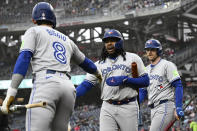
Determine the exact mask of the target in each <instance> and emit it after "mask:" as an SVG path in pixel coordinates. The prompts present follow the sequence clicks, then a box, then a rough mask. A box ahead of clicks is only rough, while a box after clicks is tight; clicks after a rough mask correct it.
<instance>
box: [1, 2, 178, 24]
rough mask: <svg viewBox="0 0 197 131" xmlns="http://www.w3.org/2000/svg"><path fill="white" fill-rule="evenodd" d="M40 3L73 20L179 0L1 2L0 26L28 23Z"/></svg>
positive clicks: (164, 4) (165, 5)
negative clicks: (33, 10) (46, 3)
mask: <svg viewBox="0 0 197 131" xmlns="http://www.w3.org/2000/svg"><path fill="white" fill-rule="evenodd" d="M40 1H46V2H50V3H51V4H52V6H53V7H54V8H55V12H56V15H57V17H61V18H73V17H81V16H83V17H84V16H91V15H108V14H109V13H110V12H116V11H117V12H120V11H121V12H127V11H131V10H136V11H137V10H138V9H142V8H149V7H155V6H164V7H167V5H168V4H167V3H168V2H177V1H179V0H14V1H12V0H3V1H1V3H0V24H12V23H25V22H30V21H31V11H32V8H33V6H34V5H35V4H36V3H37V2H40Z"/></svg>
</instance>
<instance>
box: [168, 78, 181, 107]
mask: <svg viewBox="0 0 197 131" xmlns="http://www.w3.org/2000/svg"><path fill="white" fill-rule="evenodd" d="M171 85H172V86H173V87H175V104H176V108H177V107H181V108H182V106H183V85H182V83H181V80H180V79H178V80H176V81H174V82H172V83H171Z"/></svg>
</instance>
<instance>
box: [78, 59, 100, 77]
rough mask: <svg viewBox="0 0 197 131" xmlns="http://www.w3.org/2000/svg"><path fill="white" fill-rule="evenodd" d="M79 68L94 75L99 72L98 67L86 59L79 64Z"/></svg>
mask: <svg viewBox="0 0 197 131" xmlns="http://www.w3.org/2000/svg"><path fill="white" fill-rule="evenodd" d="M79 66H80V67H81V68H82V69H83V70H84V71H86V72H88V73H90V74H94V73H95V72H96V71H97V67H96V65H95V64H94V63H93V62H92V61H91V60H90V59H88V58H85V60H84V61H83V62H82V63H81V64H79Z"/></svg>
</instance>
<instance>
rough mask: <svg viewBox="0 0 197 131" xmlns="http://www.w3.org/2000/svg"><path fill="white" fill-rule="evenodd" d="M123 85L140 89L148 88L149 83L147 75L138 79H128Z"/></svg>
mask: <svg viewBox="0 0 197 131" xmlns="http://www.w3.org/2000/svg"><path fill="white" fill-rule="evenodd" d="M124 83H125V84H127V85H131V86H135V87H137V88H140V87H147V86H149V83H150V82H149V77H148V75H144V76H142V77H138V78H130V77H128V78H127V79H126V81H125V82H124Z"/></svg>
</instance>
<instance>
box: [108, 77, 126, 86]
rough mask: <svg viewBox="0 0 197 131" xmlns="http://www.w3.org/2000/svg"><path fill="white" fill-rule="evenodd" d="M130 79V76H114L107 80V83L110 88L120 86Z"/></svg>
mask: <svg viewBox="0 0 197 131" xmlns="http://www.w3.org/2000/svg"><path fill="white" fill-rule="evenodd" d="M127 79H128V76H112V77H109V78H107V80H106V83H107V85H109V86H120V85H123V84H124V82H125V81H126V80H127Z"/></svg>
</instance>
